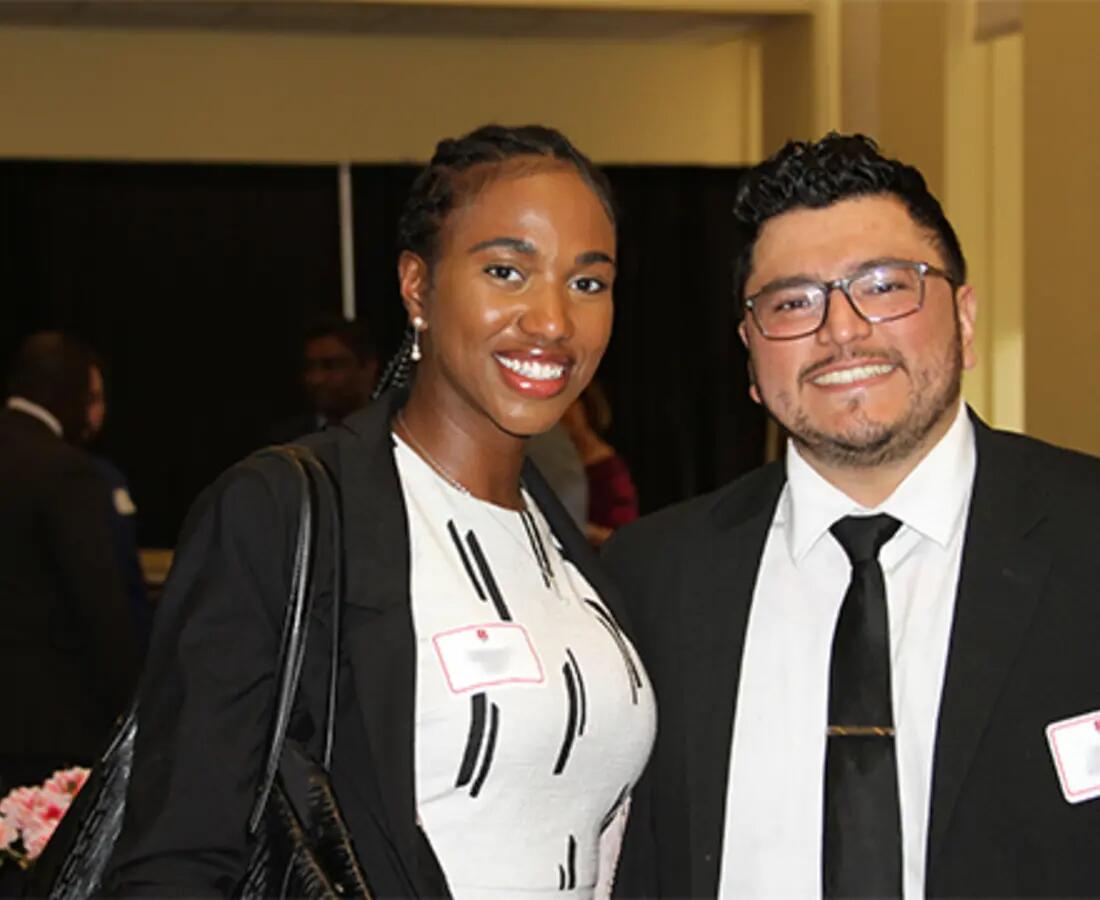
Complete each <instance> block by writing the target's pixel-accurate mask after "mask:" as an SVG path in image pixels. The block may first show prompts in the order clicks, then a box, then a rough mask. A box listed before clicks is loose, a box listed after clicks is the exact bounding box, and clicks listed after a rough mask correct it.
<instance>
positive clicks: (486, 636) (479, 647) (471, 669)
mask: <svg viewBox="0 0 1100 900" xmlns="http://www.w3.org/2000/svg"><path fill="white" fill-rule="evenodd" d="M432 644H434V645H435V653H436V656H438V657H439V664H440V666H442V668H443V676H444V677H445V678H446V679H447V686H448V687H449V688H450V689H451V692H452V693H455V694H461V693H463V692H465V691H473V690H477V689H478V688H487V687H494V686H497V685H504V684H542V682H543V681H544V680H545V677H544V675H543V671H542V662H541V661H540V660H539V656H538V654H537V653H536V652H535V646H534V644H532V643H531V638H530V636H529V635H528V634H527V629H526V628H524V627H523V626H522V625H516V624H515V623H512V622H488V623H486V624H484V625H468V626H466V627H465V628H455V629H452V630H451V631H443V632H440V633H439V634H436V635H433V636H432Z"/></svg>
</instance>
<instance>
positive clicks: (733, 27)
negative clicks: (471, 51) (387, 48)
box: [0, 0, 782, 41]
mask: <svg viewBox="0 0 1100 900" xmlns="http://www.w3.org/2000/svg"><path fill="white" fill-rule="evenodd" d="M780 5H782V4H780ZM767 7H768V4H766V3H764V4H756V8H757V9H761V8H763V9H767ZM750 8H751V7H750ZM764 18H766V17H765V16H763V15H760V14H755V15H754V14H749V13H744V12H723V11H716V12H708V11H687V12H679V11H662V10H646V9H633V10H616V9H606V8H604V9H593V8H591V6H590V7H589V8H587V9H586V8H583V6H582V7H581V8H573V9H569V8H562V7H561V6H559V7H557V8H553V9H548V8H545V7H543V8H536V7H531V6H526V7H523V6H518V5H517V6H513V7H508V6H500V5H494V6H491V7H488V6H477V5H458V4H455V3H446V2H443V3H438V4H432V3H415V2H414V3H409V2H405V3H399V2H394V3H374V2H369V0H243V2H227V0H0V24H6V25H44V26H55V27H108V28H128V27H132V28H190V29H205V30H234V31H260V32H264V31H267V32H271V31H278V32H299V33H330V34H333V33H338V34H378V35H418V36H424V35H449V36H471V37H472V36H478V37H504V38H508V37H514V38H520V37H555V38H572V39H589V38H590V39H593V40H608V39H634V40H681V41H682V40H701V41H716V40H723V39H726V38H729V37H733V36H736V35H738V34H742V33H744V32H745V31H748V30H752V29H754V28H756V27H758V26H759V25H760V23H761V21H762V20H763V19H764Z"/></svg>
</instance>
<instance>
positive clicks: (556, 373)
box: [495, 356, 565, 381]
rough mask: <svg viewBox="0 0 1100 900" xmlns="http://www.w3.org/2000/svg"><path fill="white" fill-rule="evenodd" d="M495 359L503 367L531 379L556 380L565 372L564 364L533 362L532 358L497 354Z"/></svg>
mask: <svg viewBox="0 0 1100 900" xmlns="http://www.w3.org/2000/svg"><path fill="white" fill-rule="evenodd" d="M495 359H496V361H497V362H498V363H500V364H501V365H502V366H504V368H506V369H508V370H509V371H511V372H515V373H516V374H517V375H521V376H523V377H524V378H530V379H531V380H532V381H556V380H557V379H559V378H561V377H562V375H564V374H565V366H562V365H559V364H558V363H549V362H545V363H544V362H535V361H534V360H532V359H512V358H511V357H510V356H497V357H495Z"/></svg>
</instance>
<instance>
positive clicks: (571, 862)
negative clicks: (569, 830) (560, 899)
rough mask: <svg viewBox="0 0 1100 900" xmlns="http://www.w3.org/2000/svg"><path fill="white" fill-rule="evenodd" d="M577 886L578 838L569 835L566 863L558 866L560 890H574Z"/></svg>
mask: <svg viewBox="0 0 1100 900" xmlns="http://www.w3.org/2000/svg"><path fill="white" fill-rule="evenodd" d="M576 887H577V839H576V838H575V837H574V836H573V835H569V843H568V844H567V846H566V848H565V863H564V864H561V865H559V866H558V890H559V891H572V890H574V889H575V888H576Z"/></svg>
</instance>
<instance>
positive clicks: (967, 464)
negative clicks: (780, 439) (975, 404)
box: [780, 402, 977, 562]
mask: <svg viewBox="0 0 1100 900" xmlns="http://www.w3.org/2000/svg"><path fill="white" fill-rule="evenodd" d="M958 406H959V408H958V411H957V412H956V413H955V420H954V421H953V422H952V423H951V427H950V428H948V429H947V432H946V433H945V434H944V436H943V437H942V438H940V440H939V442H938V443H937V444H936V446H935V447H933V448H932V449H931V451H929V453H928V455H927V456H925V457H924V459H922V460H921V461H920V462H919V463H918V464H917V467H916V468H915V469H913V471H912V472H910V473H909V474H908V475H907V476H906V477H905V480H904V481H903V482H902V483H901V484H899V485H898V486H897V488H896V489H895V490H894V492H893V493H892V494H891V495H890V496H889V497H887V498H886V499H885V500H884V501H883V502H882V503H880V504H879V505H878V506H876V507H874V508H873V509H868V508H867V507H865V506H861V505H860V504H858V503H857V502H856V501H855V500H853V499H852V498H851V497H849V496H848V495H847V494H845V493H844V492H843V491H841V490H840V489H839V488H836V487H834V486H833V485H832V484H830V483H829V482H828V481H826V480H825V479H824V478H823V477H822V476H821V475H820V474H818V472H817V471H816V470H815V469H814V468H813V467H811V466H810V464H809V463H808V462H806V460H804V459H803V458H802V456H801V455H800V454H799V452H798V448H797V447H796V446H795V443H794V441H788V442H787V490H786V492H785V497H784V500H785V502H784V503H781V504H780V520H781V521H782V522H783V524H784V525H785V526H786V535H787V543H788V549H789V550H790V554H791V558H792V559H794V560H795V561H796V562H797V561H799V560H801V559H802V557H804V556H805V555H806V554H807V553H808V552H809V551H810V548H811V547H813V546H814V544H816V543H817V541H818V540H819V539H820V538H821V536H822V535H824V534H825V532H826V531H828V530H829V528H830V526H832V524H833V523H834V522H836V521H837V520H838V519H841V518H843V517H844V516H848V515H873V514H875V513H888V514H889V515H891V516H893V517H894V518H895V519H898V520H899V521H900V522H902V523H903V524H904V525H907V526H908V527H910V528H912V529H913V530H915V531H917V532H919V533H920V534H921V535H923V536H924V537H926V538H929V539H930V540H933V541H935V542H936V543H937V544H939V545H940V546H943V547H946V546H947V545H948V544H949V543H950V542H951V538H952V537H953V536H954V535H955V533H956V532H957V531H958V529H959V528H961V527H962V522H963V514H964V512H965V510H966V507H967V505H968V501H969V499H970V489H971V487H972V485H973V483H974V473H975V470H976V467H977V454H976V451H975V448H974V426H973V425H972V424H971V422H970V417H969V416H968V415H967V408H966V405H965V404H964V403H961V402H960V403H959V405H958Z"/></svg>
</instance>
